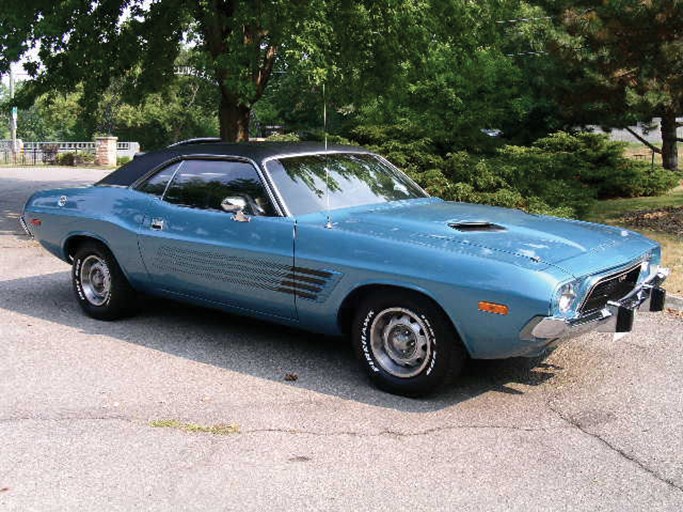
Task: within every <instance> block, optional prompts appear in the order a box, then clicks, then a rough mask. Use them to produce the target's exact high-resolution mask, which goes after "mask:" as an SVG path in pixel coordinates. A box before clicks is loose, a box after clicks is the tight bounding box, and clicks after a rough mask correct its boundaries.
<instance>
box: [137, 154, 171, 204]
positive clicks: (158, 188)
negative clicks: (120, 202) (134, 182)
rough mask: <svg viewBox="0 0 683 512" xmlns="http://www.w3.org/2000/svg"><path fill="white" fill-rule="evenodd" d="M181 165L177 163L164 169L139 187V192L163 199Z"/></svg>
mask: <svg viewBox="0 0 683 512" xmlns="http://www.w3.org/2000/svg"><path fill="white" fill-rule="evenodd" d="M180 163H181V162H176V163H174V164H171V165H169V166H168V167H164V168H163V169H161V170H160V171H159V172H157V173H156V174H155V175H153V176H152V177H151V178H148V179H147V181H145V182H143V183H142V185H139V186H138V187H137V190H139V191H140V192H145V193H147V194H152V195H154V196H157V197H161V196H162V195H163V194H164V190H166V185H168V182H169V181H171V178H173V173H174V172H175V171H176V169H177V168H178V167H180Z"/></svg>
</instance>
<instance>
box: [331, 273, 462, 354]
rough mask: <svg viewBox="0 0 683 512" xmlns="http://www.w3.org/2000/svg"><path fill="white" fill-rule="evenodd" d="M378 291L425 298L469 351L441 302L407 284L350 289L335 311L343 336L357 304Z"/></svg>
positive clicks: (349, 325)
mask: <svg viewBox="0 0 683 512" xmlns="http://www.w3.org/2000/svg"><path fill="white" fill-rule="evenodd" d="M380 291H384V292H386V293H392V292H394V293H395V292H396V291H402V292H409V293H412V294H415V295H418V296H420V297H422V298H424V299H427V300H428V301H429V302H431V303H432V305H433V306H434V307H435V308H437V309H438V310H439V311H441V313H443V315H444V316H445V318H446V319H448V321H449V322H450V324H451V327H453V330H454V331H455V333H456V335H457V336H458V338H459V340H460V342H461V343H462V344H463V346H464V347H465V350H466V351H467V353H468V354H469V353H470V349H469V347H468V346H467V343H466V342H465V340H464V339H463V337H462V334H461V331H460V329H459V328H458V325H457V323H456V322H455V320H454V319H453V317H452V316H451V315H449V314H448V312H447V311H446V310H445V309H444V308H443V307H442V306H441V304H439V302H438V301H437V300H436V299H435V298H434V297H433V296H432V295H431V294H429V293H428V292H427V291H426V290H423V289H421V288H418V287H414V286H407V285H397V284H387V283H368V284H363V285H361V286H358V287H356V288H354V289H353V290H351V291H350V292H349V293H348V295H347V296H346V297H345V298H344V300H343V301H342V302H341V305H340V306H339V310H338V311H337V323H338V325H339V330H340V331H341V332H342V334H343V335H344V336H348V335H349V334H350V332H351V325H352V323H353V316H354V312H355V310H356V308H357V307H358V305H359V304H360V303H361V302H362V301H363V300H364V299H365V298H366V297H368V296H369V295H371V294H373V293H377V292H380Z"/></svg>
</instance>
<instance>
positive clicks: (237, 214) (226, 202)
mask: <svg viewBox="0 0 683 512" xmlns="http://www.w3.org/2000/svg"><path fill="white" fill-rule="evenodd" d="M246 206H247V201H246V200H245V199H244V198H243V197H239V196H228V197H226V198H225V199H223V200H222V201H221V209H222V210H223V211H224V212H228V213H232V214H233V215H232V220H234V221H235V222H249V221H250V220H251V219H250V218H249V217H247V216H246V215H244V208H245V207H246Z"/></svg>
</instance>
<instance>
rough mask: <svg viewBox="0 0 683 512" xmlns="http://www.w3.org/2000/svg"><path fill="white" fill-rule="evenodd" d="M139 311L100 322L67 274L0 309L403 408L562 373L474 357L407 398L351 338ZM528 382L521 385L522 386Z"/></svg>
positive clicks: (9, 298) (169, 306)
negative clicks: (451, 379)
mask: <svg viewBox="0 0 683 512" xmlns="http://www.w3.org/2000/svg"><path fill="white" fill-rule="evenodd" d="M142 302H143V303H144V305H143V306H142V307H141V309H140V311H139V313H138V314H137V315H136V316H133V317H130V318H127V319H123V320H119V321H116V322H101V321H97V320H94V319H91V318H89V317H87V316H85V315H84V314H83V313H82V312H81V310H80V308H79V307H78V304H77V303H76V300H75V299H74V297H73V294H72V291H71V284H70V277H69V272H56V273H52V274H43V275H38V276H31V277H27V278H19V279H14V280H7V281H3V282H2V284H1V288H0V308H3V309H6V310H9V311H13V312H15V313H20V314H22V315H27V316H30V317H34V318H38V319H41V320H45V321H49V322H53V323H55V324H58V325H63V326H65V327H69V328H74V329H78V330H80V331H81V332H83V333H85V334H87V335H101V336H107V337H110V338H113V339H118V340H121V341H122V342H125V343H133V344H136V345H139V346H142V347H145V348H147V349H150V350H156V351H162V352H165V353H167V354H170V355H173V356H176V357H182V358H186V359H189V360H193V361H196V362H200V363H204V364H208V365H212V366H214V367H218V368H222V369H225V370H228V371H232V372H239V373H243V374H248V375H250V376H254V377H258V378H262V379H268V380H271V381H276V382H280V383H281V385H282V386H297V387H301V388H304V389H308V390H311V391H314V392H318V393H323V394H327V395H332V396H337V397H340V398H343V399H347V400H353V401H359V402H363V403H366V404H369V405H373V406H379V407H385V408H391V409H395V410H399V411H404V412H431V411H437V410H440V409H443V408H446V407H450V406H452V405H454V404H457V403H460V402H464V401H466V400H469V399H471V398H474V397H476V396H479V395H482V394H484V393H490V392H503V393H512V394H524V393H525V391H521V390H520V389H519V388H520V387H522V388H524V387H527V386H538V385H540V384H543V383H544V382H546V381H547V380H549V379H552V378H553V377H554V375H555V374H556V372H557V371H559V370H561V369H562V368H559V367H557V366H554V365H550V364H547V363H544V362H543V361H542V359H538V358H537V359H523V358H517V359H508V360H498V361H470V362H469V364H468V366H467V369H466V371H465V372H464V375H462V376H461V377H460V378H459V379H458V381H457V382H456V383H455V384H454V385H452V386H451V387H450V388H449V389H445V390H442V391H441V392H440V393H439V394H437V395H436V396H434V397H428V398H422V399H409V398H404V397H398V396H393V395H390V394H387V393H384V392H382V391H379V390H377V389H375V388H374V387H372V385H371V384H370V382H369V381H368V379H367V378H366V377H365V375H364V374H363V372H362V371H361V370H360V368H359V366H358V364H357V362H356V360H355V358H354V355H353V351H352V348H351V346H350V343H349V342H348V341H346V340H345V339H341V338H331V337H325V336H320V335H317V334H312V333H309V332H305V331H301V330H297V329H293V328H287V327H282V326H280V325H276V324H271V323H268V322H263V321H259V320H252V319H249V318H244V317H240V316H235V315H231V314H228V313H223V312H221V311H215V310H211V309H204V308H200V307H194V306H189V305H185V304H180V303H175V302H171V301H167V300H161V299H147V298H146V300H144V301H142ZM520 385H522V386H520Z"/></svg>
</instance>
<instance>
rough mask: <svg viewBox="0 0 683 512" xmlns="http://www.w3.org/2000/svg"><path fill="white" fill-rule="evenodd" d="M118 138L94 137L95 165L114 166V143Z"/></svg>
mask: <svg viewBox="0 0 683 512" xmlns="http://www.w3.org/2000/svg"><path fill="white" fill-rule="evenodd" d="M118 140H119V139H118V137H95V165H101V166H103V167H114V166H116V141H118Z"/></svg>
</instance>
